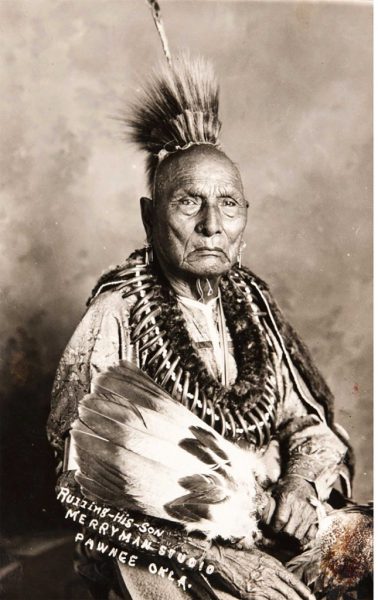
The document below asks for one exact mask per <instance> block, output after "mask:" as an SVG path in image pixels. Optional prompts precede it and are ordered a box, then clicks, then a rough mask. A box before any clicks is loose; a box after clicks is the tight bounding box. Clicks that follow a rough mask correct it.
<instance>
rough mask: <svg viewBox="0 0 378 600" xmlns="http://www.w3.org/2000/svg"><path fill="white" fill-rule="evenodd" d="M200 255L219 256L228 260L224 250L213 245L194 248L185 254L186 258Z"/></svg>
mask: <svg viewBox="0 0 378 600" xmlns="http://www.w3.org/2000/svg"><path fill="white" fill-rule="evenodd" d="M201 256H202V257H203V258H205V257H206V256H214V257H217V258H221V259H222V260H229V258H228V256H227V254H226V252H225V251H224V250H223V249H222V248H219V247H215V248H207V247H202V248H196V249H195V250H192V252H189V254H188V256H187V260H190V259H195V258H199V257H201Z"/></svg>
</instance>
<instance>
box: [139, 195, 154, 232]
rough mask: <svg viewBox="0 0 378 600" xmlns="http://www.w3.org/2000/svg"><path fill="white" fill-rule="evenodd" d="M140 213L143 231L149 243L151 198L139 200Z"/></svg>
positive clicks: (151, 220) (151, 210)
mask: <svg viewBox="0 0 378 600" xmlns="http://www.w3.org/2000/svg"><path fill="white" fill-rule="evenodd" d="M140 212H141V215H142V221H143V225H144V230H145V232H146V237H147V241H148V242H151V240H152V223H153V218H152V212H153V203H152V200H151V198H145V197H144V196H143V197H142V198H141V199H140Z"/></svg>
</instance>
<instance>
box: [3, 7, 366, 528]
mask: <svg viewBox="0 0 378 600" xmlns="http://www.w3.org/2000/svg"><path fill="white" fill-rule="evenodd" d="M161 4H162V8H163V12H164V21H165V26H166V30H167V35H168V37H169V40H170V44H171V47H172V49H173V50H178V49H182V48H189V49H191V50H192V51H193V52H199V53H201V54H204V55H205V56H207V57H209V58H211V59H212V60H213V62H214V64H215V67H216V71H217V73H218V74H219V79H220V82H221V116H222V120H223V135H222V140H223V146H224V148H225V149H226V151H227V152H228V154H229V155H230V157H231V158H232V159H233V160H235V161H236V162H237V163H238V164H239V166H240V169H241V172H242V174H243V178H244V183H245V189H246V194H247V197H248V199H249V201H250V202H251V209H250V220H249V225H248V229H247V233H246V241H247V249H246V251H245V262H246V264H247V265H248V266H249V267H250V268H252V269H253V270H254V271H255V272H257V274H259V275H260V276H261V277H263V278H264V279H265V280H267V281H268V282H269V283H270V285H271V288H272V290H273V292H274V293H275V296H276V298H277V300H278V302H279V303H280V305H281V307H282V308H283V309H284V311H285V313H286V315H287V316H288V317H289V318H290V320H291V321H292V323H293V325H294V326H295V327H296V328H297V329H298V331H299V332H300V334H301V335H302V337H303V338H304V339H305V341H306V342H307V343H308V345H309V347H310V349H311V350H312V352H313V355H314V357H315V359H316V361H317V363H318V365H319V366H320V368H321V370H322V371H323V373H324V375H325V377H326V379H327V381H328V383H329V384H330V386H331V387H332V389H333V391H334V393H335V395H336V408H337V418H338V420H339V421H340V422H341V423H342V424H343V425H344V426H345V427H346V428H347V429H348V431H349V432H350V435H351V438H352V441H353V443H354V445H355V448H356V451H357V460H358V463H357V477H356V488H355V495H356V498H357V499H359V500H367V499H369V498H370V496H371V493H372V477H371V466H372V456H371V454H372V453H371V436H372V405H371V392H372V375H371V183H372V177H371V60H372V59H371V29H372V23H371V7H370V6H368V5H367V4H363V3H358V4H354V5H353V4H344V3H341V2H338V3H333V4H331V3H324V2H320V3H311V2H300V3H286V2H279V3H273V2H200V1H198V0H195V1H194V2H190V1H185V2H176V1H175V2H167V1H166V2H164V0H161ZM0 13H1V15H0V16H1V23H2V25H1V29H2V47H3V50H2V53H1V61H2V65H1V67H2V68H1V95H0V111H1V112H0V122H1V131H2V145H1V177H2V180H3V182H2V187H1V200H0V228H1V232H0V245H1V252H0V261H1V335H0V352H1V355H0V356H1V363H0V376H1V381H0V391H1V395H2V404H1V406H2V423H3V426H2V427H3V431H2V436H3V441H2V443H3V448H4V449H5V452H4V456H5V459H4V460H3V463H2V472H3V477H4V479H5V478H6V480H7V482H8V484H9V485H8V491H6V492H4V496H3V502H2V504H3V511H4V514H5V518H4V519H3V523H5V528H6V529H7V528H8V529H9V531H11V530H12V531H13V530H15V529H17V528H20V527H24V528H25V527H26V528H27V527H35V528H38V527H39V528H41V529H43V528H48V527H51V526H53V525H54V526H55V525H56V524H57V523H58V522H59V519H61V515H60V513H59V515H58V517H57V516H56V515H57V513H58V509H57V508H56V506H55V504H54V499H53V481H54V475H53V462H52V460H51V455H50V452H49V450H48V447H47V444H46V442H45V433H44V424H45V420H46V418H47V414H48V404H49V390H50V386H51V381H52V376H53V372H54V370H55V368H56V364H57V361H58V358H59V355H60V354H61V352H62V351H63V348H64V346H65V344H66V342H67V341H68V338H69V336H70V335H71V333H72V331H73V329H74V327H75V326H76V324H77V322H78V320H79V318H80V316H81V314H82V312H83V310H84V302H85V300H86V298H87V296H88V294H89V292H90V290H91V288H92V286H93V285H94V283H95V280H96V278H97V277H98V276H99V274H100V273H101V272H102V270H103V269H105V268H106V267H108V266H109V265H111V264H112V265H114V264H117V263H118V262H120V261H122V260H123V259H124V258H125V257H126V256H127V255H128V253H129V252H130V251H131V250H132V249H133V248H134V247H138V246H141V245H142V244H143V240H144V235H143V231H142V227H141V222H140V218H139V202H138V200H139V197H140V196H141V195H142V194H143V193H146V186H145V180H144V173H143V157H142V156H141V155H140V154H139V153H138V151H137V150H136V149H135V148H133V147H132V146H131V145H130V144H127V143H125V142H124V140H123V139H122V127H121V124H120V123H119V122H118V121H117V120H114V119H113V118H112V117H113V116H115V115H116V114H117V113H118V111H119V110H120V109H121V108H122V106H124V105H125V103H126V102H127V100H128V99H129V98H130V97H131V96H135V94H137V93H138V86H139V82H140V80H141V79H143V76H144V75H145V74H146V73H147V72H148V71H149V70H150V68H151V67H152V66H153V65H154V64H156V60H157V58H158V57H160V56H161V48H160V45H159V40H158V37H157V33H156V31H155V28H154V25H153V22H152V18H151V15H150V13H149V9H148V7H147V6H146V4H145V3H144V2H143V1H142V0H138V1H134V2H131V1H125V0H75V1H71V0H66V1H59V0H43V1H41V0H33V1H32V2H30V1H21V0H10V1H8V0H1V1H0Z"/></svg>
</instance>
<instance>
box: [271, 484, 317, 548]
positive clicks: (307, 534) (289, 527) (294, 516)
mask: <svg viewBox="0 0 378 600" xmlns="http://www.w3.org/2000/svg"><path fill="white" fill-rule="evenodd" d="M273 496H274V498H275V501H276V508H275V511H274V513H273V517H272V519H271V522H270V527H271V528H272V529H273V531H275V532H276V533H278V532H283V533H286V534H287V535H291V536H292V537H294V538H296V539H297V540H298V541H299V542H303V543H306V542H308V541H310V540H311V539H313V538H314V537H315V535H316V531H317V513H316V508H315V507H314V506H313V505H312V504H311V502H310V500H311V498H314V497H315V491H314V488H313V487H312V485H311V484H310V483H308V482H307V481H305V480H304V479H300V478H298V477H290V476H287V477H286V478H284V479H283V480H282V481H280V482H279V483H278V484H277V486H276V487H275V489H274V491H273Z"/></svg>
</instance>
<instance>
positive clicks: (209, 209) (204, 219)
mask: <svg viewBox="0 0 378 600" xmlns="http://www.w3.org/2000/svg"><path fill="white" fill-rule="evenodd" d="M199 217H200V218H199V220H198V223H197V226H196V231H197V232H198V233H202V235H205V236H207V237H211V236H213V235H216V234H217V233H222V217H221V215H220V212H219V208H218V207H217V206H204V207H203V209H202V210H201V212H200V215H199Z"/></svg>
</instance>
